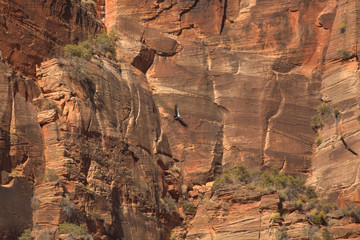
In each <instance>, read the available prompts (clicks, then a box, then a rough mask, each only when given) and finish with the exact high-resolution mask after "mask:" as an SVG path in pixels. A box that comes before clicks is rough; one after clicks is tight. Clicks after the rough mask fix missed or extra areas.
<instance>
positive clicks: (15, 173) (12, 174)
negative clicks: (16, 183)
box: [9, 168, 18, 177]
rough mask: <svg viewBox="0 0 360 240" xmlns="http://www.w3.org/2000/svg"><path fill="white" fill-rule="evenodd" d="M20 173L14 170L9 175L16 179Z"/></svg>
mask: <svg viewBox="0 0 360 240" xmlns="http://www.w3.org/2000/svg"><path fill="white" fill-rule="evenodd" d="M17 173H18V171H17V170H16V169H15V168H14V169H13V170H11V173H10V174H9V175H10V176H11V177H16V175H17Z"/></svg>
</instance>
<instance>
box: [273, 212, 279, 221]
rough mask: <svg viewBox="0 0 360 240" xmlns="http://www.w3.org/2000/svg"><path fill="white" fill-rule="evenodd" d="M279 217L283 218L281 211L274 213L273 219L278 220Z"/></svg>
mask: <svg viewBox="0 0 360 240" xmlns="http://www.w3.org/2000/svg"><path fill="white" fill-rule="evenodd" d="M279 219H281V214H280V213H279V212H277V213H274V215H273V216H272V220H273V221H276V220H279Z"/></svg>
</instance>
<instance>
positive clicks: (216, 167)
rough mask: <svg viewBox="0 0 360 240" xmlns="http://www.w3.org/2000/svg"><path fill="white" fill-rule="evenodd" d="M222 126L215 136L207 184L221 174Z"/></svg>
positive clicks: (222, 151) (222, 152)
mask: <svg viewBox="0 0 360 240" xmlns="http://www.w3.org/2000/svg"><path fill="white" fill-rule="evenodd" d="M223 130H224V125H222V126H221V128H220V130H219V132H218V134H217V136H216V144H215V148H214V151H213V153H214V158H213V161H212V163H211V169H210V171H209V173H210V174H209V176H208V179H207V180H206V181H207V182H209V181H213V180H214V179H215V178H216V177H217V176H219V175H220V174H221V173H222V160H223V154H224V146H223V138H224V131H223Z"/></svg>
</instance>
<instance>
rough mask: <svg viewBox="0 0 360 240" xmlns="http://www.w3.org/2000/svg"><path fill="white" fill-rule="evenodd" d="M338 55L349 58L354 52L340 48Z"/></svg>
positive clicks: (344, 58)
mask: <svg viewBox="0 0 360 240" xmlns="http://www.w3.org/2000/svg"><path fill="white" fill-rule="evenodd" d="M338 56H339V58H340V59H342V60H347V59H350V58H351V56H352V53H351V52H349V51H347V50H344V49H340V50H338Z"/></svg>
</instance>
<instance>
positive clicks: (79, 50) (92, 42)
mask: <svg viewBox="0 0 360 240" xmlns="http://www.w3.org/2000/svg"><path fill="white" fill-rule="evenodd" d="M116 39H117V36H116V34H115V32H113V31H111V32H110V33H109V34H107V33H106V32H103V33H99V34H97V35H96V36H95V37H94V38H90V39H88V40H86V41H83V42H79V43H78V44H67V45H65V47H64V55H65V56H67V57H78V58H83V59H85V60H88V61H89V60H91V58H92V56H93V55H94V54H95V53H97V54H99V55H102V56H105V57H107V58H109V59H114V58H115V42H116Z"/></svg>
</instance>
